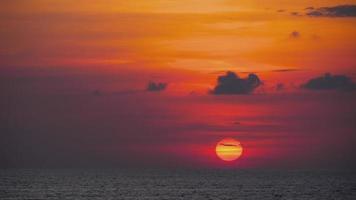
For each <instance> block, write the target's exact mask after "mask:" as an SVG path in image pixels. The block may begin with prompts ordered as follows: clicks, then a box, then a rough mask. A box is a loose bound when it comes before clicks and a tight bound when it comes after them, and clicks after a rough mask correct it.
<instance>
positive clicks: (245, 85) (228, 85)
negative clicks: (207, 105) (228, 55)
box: [212, 71, 262, 95]
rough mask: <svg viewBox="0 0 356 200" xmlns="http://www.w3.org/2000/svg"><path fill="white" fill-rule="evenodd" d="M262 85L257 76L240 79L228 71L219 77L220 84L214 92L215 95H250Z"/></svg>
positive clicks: (252, 75) (251, 75)
mask: <svg viewBox="0 0 356 200" xmlns="http://www.w3.org/2000/svg"><path fill="white" fill-rule="evenodd" d="M261 84H262V82H261V80H260V79H259V78H258V76H257V75H256V74H249V75H248V77H247V78H240V77H239V76H238V75H237V74H235V73H234V72H231V71H228V72H226V74H225V75H222V76H219V77H218V83H217V85H216V86H215V88H214V90H213V91H212V93H213V94H215V95H224V94H227V95H228V94H250V93H251V92H253V91H254V90H255V89H256V88H257V87H259V86H260V85H261Z"/></svg>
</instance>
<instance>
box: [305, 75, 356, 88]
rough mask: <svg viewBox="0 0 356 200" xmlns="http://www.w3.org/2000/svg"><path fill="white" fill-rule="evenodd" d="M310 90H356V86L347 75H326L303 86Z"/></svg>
mask: <svg viewBox="0 0 356 200" xmlns="http://www.w3.org/2000/svg"><path fill="white" fill-rule="evenodd" d="M302 88H305V89H309V90H355V89H356V84H355V83H354V82H353V81H352V80H351V78H349V77H347V76H345V75H332V74H329V73H327V74H325V75H324V76H320V77H316V78H313V79H310V80H309V81H308V82H306V83H305V84H303V85H302Z"/></svg>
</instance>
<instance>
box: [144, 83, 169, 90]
mask: <svg viewBox="0 0 356 200" xmlns="http://www.w3.org/2000/svg"><path fill="white" fill-rule="evenodd" d="M166 87H167V83H162V82H153V81H151V82H149V83H148V85H147V91H150V92H159V91H162V90H165V89H166Z"/></svg>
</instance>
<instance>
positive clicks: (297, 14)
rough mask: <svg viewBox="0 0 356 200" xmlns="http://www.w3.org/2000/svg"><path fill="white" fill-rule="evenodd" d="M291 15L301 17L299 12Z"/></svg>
mask: <svg viewBox="0 0 356 200" xmlns="http://www.w3.org/2000/svg"><path fill="white" fill-rule="evenodd" d="M290 14H291V15H293V16H300V14H299V12H291V13H290Z"/></svg>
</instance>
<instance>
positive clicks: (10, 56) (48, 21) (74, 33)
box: [0, 0, 356, 85]
mask: <svg viewBox="0 0 356 200" xmlns="http://www.w3.org/2000/svg"><path fill="white" fill-rule="evenodd" d="M352 3H356V1H355V0H349V1H341V0H329V1H322V0H320V1H317V0H314V1H306V0H302V1H288V0H271V1H268V3H267V1H259V0H252V1H251V0H249V1H247V0H241V1H235V0H234V1H232V0H225V1H221V0H219V1H218V0H177V1H175V0H172V1H167V0H159V1H147V0H138V1H118V0H106V1H102V0H78V1H70V0H62V1H56V0H26V1H25V0H15V1H5V2H4V3H2V4H3V6H2V8H0V9H1V12H2V13H3V14H2V17H1V20H0V24H1V26H2V27H6V28H5V29H2V30H1V31H0V35H1V40H2V41H1V46H2V47H1V50H0V53H1V58H2V59H1V60H2V61H1V65H2V66H21V67H24V66H25V67H26V66H32V67H33V66H36V67H38V66H41V67H58V66H60V67H77V66H81V67H83V66H84V68H88V67H90V66H92V67H93V66H94V68H96V69H99V70H103V66H108V67H109V68H110V69H114V70H129V71H130V70H143V71H145V72H147V73H148V74H150V73H156V72H162V71H171V70H175V71H181V72H182V73H185V72H184V71H187V70H188V71H189V72H191V74H194V73H198V74H203V78H201V79H202V81H201V82H199V83H196V84H198V85H199V84H203V85H204V84H207V85H211V84H212V83H213V82H214V81H215V75H214V76H211V75H209V74H211V73H216V72H220V71H226V70H233V71H236V72H251V71H252V72H262V73H261V75H262V76H264V77H263V79H264V80H269V79H272V77H274V76H275V75H274V74H273V73H272V74H271V73H269V72H268V71H271V70H279V69H295V70H301V71H303V73H302V74H303V75H302V77H308V76H312V75H315V74H321V73H325V72H332V73H354V72H355V65H356V61H355V59H354V56H355V54H356V41H355V39H354V36H355V35H356V26H355V22H356V21H355V18H329V17H320V18H315V17H314V18H313V17H307V16H292V15H291V14H290V13H291V12H299V13H303V12H305V10H304V9H305V8H306V7H309V6H313V7H319V6H334V5H341V4H352ZM277 10H283V12H277ZM293 31H296V32H298V33H299V37H298V38H292V37H291V36H290V34H291V33H292V32H293ZM177 74H180V73H176V75H173V74H171V76H172V77H173V78H172V77H171V78H170V79H174V77H176V76H177ZM188 74H189V73H188ZM185 75H186V74H184V75H183V76H185ZM287 76H291V77H287ZM287 76H286V75H283V76H280V78H281V81H284V79H287V80H291V79H294V80H298V79H299V76H298V73H295V74H293V75H287ZM272 82H273V81H272Z"/></svg>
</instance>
